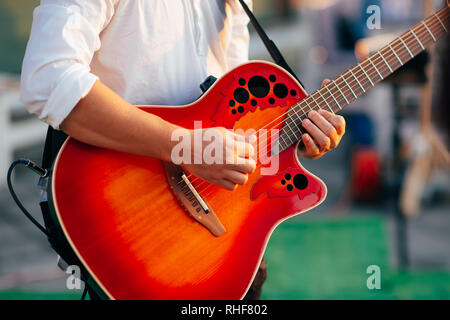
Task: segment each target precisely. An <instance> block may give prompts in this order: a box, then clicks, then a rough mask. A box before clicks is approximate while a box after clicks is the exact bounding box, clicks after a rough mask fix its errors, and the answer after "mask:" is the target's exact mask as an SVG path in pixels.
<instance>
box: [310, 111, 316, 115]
mask: <svg viewBox="0 0 450 320" xmlns="http://www.w3.org/2000/svg"><path fill="white" fill-rule="evenodd" d="M316 113H317V112H316V111H314V110H312V111H310V112H309V116H314V115H315V114H316Z"/></svg>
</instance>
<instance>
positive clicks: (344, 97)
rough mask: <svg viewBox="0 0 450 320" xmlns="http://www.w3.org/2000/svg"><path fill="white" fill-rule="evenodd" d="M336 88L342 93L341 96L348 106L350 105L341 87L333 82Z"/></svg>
mask: <svg viewBox="0 0 450 320" xmlns="http://www.w3.org/2000/svg"><path fill="white" fill-rule="evenodd" d="M336 80H337V79H336ZM333 84H334V86H335V87H336V88H337V89H338V90H339V92H340V93H341V95H342V96H343V97H344V99H345V102H347V104H350V102H348V100H347V97H346V96H345V94H344V93H343V92H342V90H341V88H339V86H338V85H337V84H336V82H335V81H333Z"/></svg>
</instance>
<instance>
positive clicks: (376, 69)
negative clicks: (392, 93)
mask: <svg viewBox="0 0 450 320" xmlns="http://www.w3.org/2000/svg"><path fill="white" fill-rule="evenodd" d="M367 60H369V62H370V63H371V64H372V65H373V67H374V68H375V71H376V72H377V73H378V75H379V76H380V78H381V80H384V78H383V76H382V75H381V73H380V71H378V68H377V66H376V65H375V64H374V63H373V62H372V60H370V57H368V58H367Z"/></svg>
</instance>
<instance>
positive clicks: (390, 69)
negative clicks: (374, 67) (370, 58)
mask: <svg viewBox="0 0 450 320" xmlns="http://www.w3.org/2000/svg"><path fill="white" fill-rule="evenodd" d="M378 54H379V55H380V57H381V59H383V61H384V63H385V64H386V65H387V67H388V68H389V71H390V72H391V73H393V72H394V71H393V70H392V68H391V66H390V65H389V63H388V62H387V61H386V59H385V58H384V56H383V55H382V54H381V52H380V51H378Z"/></svg>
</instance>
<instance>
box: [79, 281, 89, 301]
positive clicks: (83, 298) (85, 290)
mask: <svg viewBox="0 0 450 320" xmlns="http://www.w3.org/2000/svg"><path fill="white" fill-rule="evenodd" d="M87 292H88V285H87V283H86V282H85V283H84V290H83V295H82V296H81V300H85V299H86V294H87Z"/></svg>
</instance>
